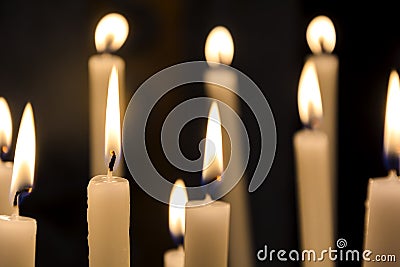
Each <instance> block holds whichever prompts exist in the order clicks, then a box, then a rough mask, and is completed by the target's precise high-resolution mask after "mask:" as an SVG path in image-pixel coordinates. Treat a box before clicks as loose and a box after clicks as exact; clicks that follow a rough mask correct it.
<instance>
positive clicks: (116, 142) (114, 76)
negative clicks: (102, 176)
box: [104, 66, 121, 168]
mask: <svg viewBox="0 0 400 267" xmlns="http://www.w3.org/2000/svg"><path fill="white" fill-rule="evenodd" d="M120 116H121V115H120V107H119V83H118V71H117V68H116V67H115V66H113V68H112V70H111V74H110V79H109V82H108V93H107V107H106V122H105V146H104V147H105V151H104V156H105V161H106V164H108V163H109V162H110V158H111V154H110V153H111V152H112V151H114V152H115V154H116V161H115V168H116V167H117V166H118V162H119V159H120V157H121V121H120V119H121V117H120Z"/></svg>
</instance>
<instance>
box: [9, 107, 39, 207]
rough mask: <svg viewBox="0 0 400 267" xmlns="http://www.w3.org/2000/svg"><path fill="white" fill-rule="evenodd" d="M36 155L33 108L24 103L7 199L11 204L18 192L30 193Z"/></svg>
mask: <svg viewBox="0 0 400 267" xmlns="http://www.w3.org/2000/svg"><path fill="white" fill-rule="evenodd" d="M35 157H36V134H35V120H34V116H33V109H32V105H31V104H30V103H28V104H26V106H25V109H24V113H23V115H22V119H21V124H20V127H19V131H18V137H17V144H16V147H15V156H14V167H13V173H12V178H11V188H10V196H9V201H10V203H11V204H12V205H13V204H14V199H15V196H16V194H17V193H18V192H21V191H23V190H26V191H28V192H29V193H30V191H31V190H32V187H33V180H34V173H35Z"/></svg>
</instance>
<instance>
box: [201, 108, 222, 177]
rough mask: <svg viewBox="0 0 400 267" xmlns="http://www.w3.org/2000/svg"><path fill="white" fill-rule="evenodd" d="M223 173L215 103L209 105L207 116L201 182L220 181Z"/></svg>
mask: <svg viewBox="0 0 400 267" xmlns="http://www.w3.org/2000/svg"><path fill="white" fill-rule="evenodd" d="M222 171H223V154H222V129H221V118H220V115H219V109H218V105H217V102H215V101H214V102H213V103H212V104H211V108H210V112H209V114H208V122H207V133H206V145H205V149H204V161H203V175H202V176H203V182H208V181H211V180H213V179H218V180H219V179H220V178H221V174H222Z"/></svg>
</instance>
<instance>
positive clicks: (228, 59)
mask: <svg viewBox="0 0 400 267" xmlns="http://www.w3.org/2000/svg"><path fill="white" fill-rule="evenodd" d="M204 51H205V55H206V60H207V62H217V63H222V64H226V65H229V64H231V63H232V59H233V53H234V46H233V39H232V36H231V34H230V32H229V31H228V29H227V28H225V27H223V26H218V27H215V28H214V29H213V30H212V31H211V32H210V33H209V35H208V37H207V40H206V45H205V48H204Z"/></svg>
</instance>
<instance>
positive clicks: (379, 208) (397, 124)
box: [363, 71, 400, 267]
mask: <svg viewBox="0 0 400 267" xmlns="http://www.w3.org/2000/svg"><path fill="white" fill-rule="evenodd" d="M386 101H387V102H386V118H385V128H384V153H385V157H386V161H387V167H388V170H389V174H388V176H387V177H382V178H371V179H370V180H369V184H368V196H367V201H366V203H365V206H366V214H365V236H364V248H365V250H370V251H372V253H373V255H372V256H371V257H370V258H371V259H374V255H395V257H396V259H398V258H400V253H399V251H400V243H399V239H400V230H399V225H400V179H399V177H398V176H397V174H396V172H397V171H398V169H399V159H400V104H399V103H400V84H399V75H398V74H397V72H396V71H392V72H391V74H390V78H389V86H388V93H387V100H386ZM377 264H378V263H377V262H375V261H364V262H363V266H365V267H367V266H377ZM381 264H382V265H384V266H398V263H396V262H385V263H379V265H381Z"/></svg>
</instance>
